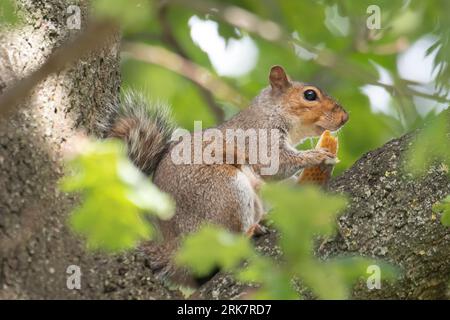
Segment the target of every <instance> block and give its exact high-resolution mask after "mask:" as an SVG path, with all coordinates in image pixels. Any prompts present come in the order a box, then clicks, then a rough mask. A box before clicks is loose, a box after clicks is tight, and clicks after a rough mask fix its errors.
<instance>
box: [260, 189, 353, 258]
mask: <svg viewBox="0 0 450 320" xmlns="http://www.w3.org/2000/svg"><path fill="white" fill-rule="evenodd" d="M263 196H264V198H265V199H267V200H268V201H269V202H270V204H271V205H272V206H273V212H272V213H271V215H270V218H271V219H272V220H273V222H274V226H275V228H277V229H278V230H279V231H280V233H281V234H282V235H283V236H282V237H281V239H280V245H281V246H282V248H283V251H284V253H285V255H287V256H288V257H289V258H290V259H301V258H302V257H305V256H307V255H310V254H312V247H313V243H312V239H313V237H314V236H317V235H331V234H332V233H333V232H334V230H335V223H334V221H335V218H336V216H337V214H338V213H339V212H340V211H341V210H342V209H343V208H345V206H346V200H345V198H344V197H343V196H337V195H327V194H325V193H324V192H322V191H320V189H319V188H316V187H314V186H305V187H301V188H292V187H289V186H286V185H279V184H276V185H266V186H265V187H264V189H263Z"/></svg>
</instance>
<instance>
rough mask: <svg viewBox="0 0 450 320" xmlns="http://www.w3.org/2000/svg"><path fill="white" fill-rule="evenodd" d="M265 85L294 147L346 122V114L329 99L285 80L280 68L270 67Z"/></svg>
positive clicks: (321, 93) (305, 86) (310, 89)
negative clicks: (287, 127) (267, 86)
mask: <svg viewBox="0 0 450 320" xmlns="http://www.w3.org/2000/svg"><path fill="white" fill-rule="evenodd" d="M269 81H270V89H269V90H270V95H271V100H272V101H276V103H277V104H278V105H279V106H280V107H281V109H282V110H283V114H284V115H285V117H286V118H287V120H288V123H289V125H290V130H289V136H290V139H291V141H292V142H293V143H294V144H297V143H299V142H300V141H301V140H302V139H304V138H308V137H314V136H319V135H321V134H322V132H323V131H325V130H330V131H335V130H338V129H339V128H340V127H342V126H343V125H344V124H345V123H346V122H347V120H348V113H347V112H346V111H345V110H344V108H343V107H342V106H341V105H339V104H338V103H337V102H336V101H335V100H334V99H333V98H331V97H330V96H328V95H327V94H326V93H325V92H323V91H322V90H321V89H319V88H318V87H316V86H313V85H310V84H305V83H301V82H296V81H291V80H289V78H288V76H287V75H286V72H285V71H284V69H283V68H282V67H280V66H274V67H272V69H271V70H270V75H269Z"/></svg>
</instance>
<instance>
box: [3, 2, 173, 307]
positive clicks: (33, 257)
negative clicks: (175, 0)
mask: <svg viewBox="0 0 450 320" xmlns="http://www.w3.org/2000/svg"><path fill="white" fill-rule="evenodd" d="M17 2H18V3H19V6H20V7H21V9H22V10H23V13H24V26H23V27H20V28H19V30H14V31H3V32H2V33H1V34H0V93H1V92H3V91H4V89H5V87H7V86H11V85H12V84H13V83H14V81H16V80H18V79H21V78H23V77H25V76H26V75H28V74H29V73H30V72H31V71H33V70H35V69H36V68H38V67H39V66H40V65H42V63H43V62H44V61H45V60H46V59H47V58H48V56H49V55H50V53H51V52H52V51H53V50H54V49H55V48H57V47H58V46H60V45H61V44H62V43H64V42H65V41H66V40H68V39H70V38H71V37H73V36H74V35H76V34H77V33H79V32H80V30H70V29H69V28H68V24H67V19H68V17H69V16H70V15H71V14H72V13H71V12H69V13H67V9H68V6H69V4H67V1H66V0H45V1H35V0H20V1H17ZM79 6H80V7H81V13H82V24H81V26H82V28H83V26H84V23H85V22H86V15H85V13H86V12H87V10H86V9H87V1H80V2H79ZM119 40H120V38H119V35H117V36H116V37H114V38H113V39H109V40H108V44H107V45H106V46H105V47H104V48H102V49H101V50H99V51H98V52H95V54H92V55H90V56H87V57H85V58H83V59H82V60H81V61H79V62H78V63H76V65H74V66H72V67H71V68H70V69H69V70H66V71H64V72H61V73H59V74H56V75H53V76H50V77H48V78H47V79H46V80H45V81H43V82H42V83H40V84H39V86H38V87H36V88H35V90H34V91H33V92H32V94H31V95H30V96H29V97H24V98H25V99H24V101H23V104H22V105H20V106H18V107H17V108H18V110H17V111H16V112H15V113H14V115H13V116H12V117H10V118H8V119H5V118H4V119H0V172H1V174H0V299H1V298H50V299H51V298H97V299H101V298H144V299H149V298H171V297H173V296H174V293H172V292H171V291H169V290H167V289H166V288H164V287H163V286H162V285H160V284H159V283H158V282H157V281H155V280H154V279H153V277H152V274H151V271H150V269H149V268H148V267H147V266H146V263H145V257H142V256H139V255H138V254H128V255H122V256H117V257H107V256H103V255H101V254H92V253H87V252H86V250H85V248H84V245H83V243H82V242H80V241H79V240H78V239H76V237H75V236H74V235H73V233H72V232H71V231H70V230H69V229H68V228H67V226H66V220H67V215H68V213H69V212H70V210H71V209H72V208H73V205H74V204H75V202H76V199H74V198H73V197H69V196H67V195H66V194H64V193H62V192H60V191H59V190H58V188H57V183H58V180H59V179H60V178H61V176H62V174H63V152H64V149H65V148H66V147H67V146H68V144H69V142H70V140H71V138H73V137H74V136H75V135H76V133H77V131H80V130H83V131H85V132H89V133H92V132H93V131H95V130H93V129H94V127H93V124H92V123H93V119H94V118H95V114H96V112H98V110H99V109H100V108H102V107H104V106H105V103H106V102H107V100H108V99H110V98H111V96H115V95H117V94H118V91H119V86H120V74H119V61H120V60H119ZM70 265H77V266H79V267H80V268H81V272H82V276H81V290H70V289H68V287H67V285H66V281H67V277H68V276H69V274H67V273H66V270H67V267H68V266H70Z"/></svg>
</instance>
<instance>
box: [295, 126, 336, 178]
mask: <svg viewBox="0 0 450 320" xmlns="http://www.w3.org/2000/svg"><path fill="white" fill-rule="evenodd" d="M320 148H322V149H326V150H327V151H329V152H331V153H333V154H334V155H337V151H338V138H337V137H334V136H333V135H331V132H330V131H328V130H325V131H324V132H323V133H322V135H321V136H320V139H319V141H318V142H317V145H316V149H320ZM333 168H334V165H322V166H315V167H311V168H305V169H303V171H302V173H301V174H300V177H299V178H298V183H313V184H318V185H324V184H326V183H327V182H328V181H329V180H330V178H331V174H332V173H333Z"/></svg>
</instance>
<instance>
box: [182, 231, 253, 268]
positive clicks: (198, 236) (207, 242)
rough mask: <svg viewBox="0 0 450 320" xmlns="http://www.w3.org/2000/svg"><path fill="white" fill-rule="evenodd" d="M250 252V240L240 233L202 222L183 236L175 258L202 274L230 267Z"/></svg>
mask: <svg viewBox="0 0 450 320" xmlns="http://www.w3.org/2000/svg"><path fill="white" fill-rule="evenodd" d="M252 254H253V249H252V246H251V244H250V241H249V239H248V238H247V237H245V236H244V235H238V234H233V233H230V232H228V231H226V230H224V229H222V228H219V227H216V226H204V227H202V228H201V229H200V230H199V231H198V232H197V233H195V234H193V235H190V236H188V237H186V238H185V239H184V242H183V244H182V247H181V248H180V250H179V251H178V253H177V255H176V257H175V261H176V263H177V264H178V265H184V266H187V267H189V268H190V269H192V271H193V272H194V273H195V274H197V275H199V276H204V275H207V274H208V273H210V272H211V271H212V270H213V269H214V268H216V267H221V268H223V269H225V270H231V269H232V268H234V267H236V266H237V265H238V264H239V263H241V262H242V261H243V260H245V259H247V258H248V257H250V256H251V255H252Z"/></svg>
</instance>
